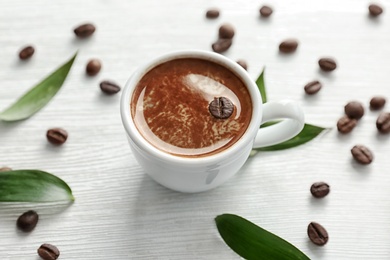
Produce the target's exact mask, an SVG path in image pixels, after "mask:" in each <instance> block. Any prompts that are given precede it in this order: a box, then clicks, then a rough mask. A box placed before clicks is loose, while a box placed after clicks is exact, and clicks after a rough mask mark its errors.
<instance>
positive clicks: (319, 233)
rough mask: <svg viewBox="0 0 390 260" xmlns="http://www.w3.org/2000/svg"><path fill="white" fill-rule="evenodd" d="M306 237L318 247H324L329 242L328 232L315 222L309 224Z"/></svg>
mask: <svg viewBox="0 0 390 260" xmlns="http://www.w3.org/2000/svg"><path fill="white" fill-rule="evenodd" d="M307 235H308V236H309V238H310V240H311V242H313V243H314V244H316V245H318V246H323V245H325V244H326V243H327V242H328V240H329V236H328V232H327V231H326V229H325V228H324V227H323V226H321V225H320V224H318V223H317V222H311V223H310V224H309V226H308V227H307Z"/></svg>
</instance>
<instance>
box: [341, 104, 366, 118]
mask: <svg viewBox="0 0 390 260" xmlns="http://www.w3.org/2000/svg"><path fill="white" fill-rule="evenodd" d="M344 112H345V114H346V115H347V116H348V117H349V118H353V119H356V120H359V119H360V118H362V117H363V115H364V108H363V105H362V104H361V103H360V102H358V101H351V102H349V103H348V104H346V105H345V106H344Z"/></svg>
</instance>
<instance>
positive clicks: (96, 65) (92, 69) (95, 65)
mask: <svg viewBox="0 0 390 260" xmlns="http://www.w3.org/2000/svg"><path fill="white" fill-rule="evenodd" d="M101 68H102V63H101V62H100V60H98V59H92V60H90V61H89V62H88V63H87V67H86V68H85V70H86V72H87V74H88V75H89V76H95V75H96V74H98V73H99V71H100V69H101Z"/></svg>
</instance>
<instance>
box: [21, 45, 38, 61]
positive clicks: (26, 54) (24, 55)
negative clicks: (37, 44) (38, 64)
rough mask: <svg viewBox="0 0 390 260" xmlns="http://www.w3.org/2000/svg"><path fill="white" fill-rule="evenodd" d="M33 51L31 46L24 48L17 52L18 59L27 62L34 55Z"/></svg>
mask: <svg viewBox="0 0 390 260" xmlns="http://www.w3.org/2000/svg"><path fill="white" fill-rule="evenodd" d="M34 52H35V49H34V47H33V46H26V47H24V48H23V49H21V50H20V52H19V58H20V59H21V60H27V59H29V58H31V57H32V56H33V55H34Z"/></svg>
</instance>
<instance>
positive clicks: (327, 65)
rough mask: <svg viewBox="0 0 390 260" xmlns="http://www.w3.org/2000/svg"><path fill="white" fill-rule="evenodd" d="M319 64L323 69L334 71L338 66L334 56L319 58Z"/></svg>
mask: <svg viewBox="0 0 390 260" xmlns="http://www.w3.org/2000/svg"><path fill="white" fill-rule="evenodd" d="M318 65H320V68H321V69H322V70H323V71H327V72H329V71H333V70H335V69H336V68H337V64H336V61H335V60H334V59H332V58H322V59H319V61H318Z"/></svg>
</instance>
